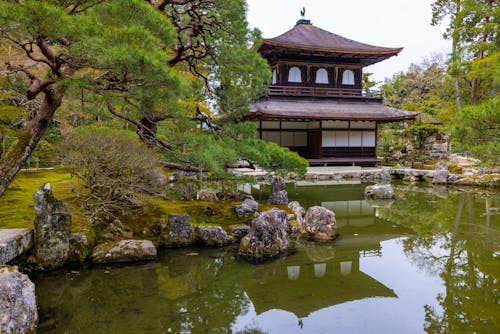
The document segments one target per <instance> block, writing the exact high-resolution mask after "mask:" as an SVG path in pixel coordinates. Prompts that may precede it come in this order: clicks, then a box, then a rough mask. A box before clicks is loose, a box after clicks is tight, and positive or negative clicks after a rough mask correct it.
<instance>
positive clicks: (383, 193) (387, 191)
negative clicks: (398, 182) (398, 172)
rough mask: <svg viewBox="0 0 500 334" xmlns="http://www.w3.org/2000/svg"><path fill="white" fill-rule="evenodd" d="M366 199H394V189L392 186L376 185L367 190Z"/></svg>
mask: <svg viewBox="0 0 500 334" xmlns="http://www.w3.org/2000/svg"><path fill="white" fill-rule="evenodd" d="M365 197H367V198H376V199H391V198H394V189H393V188H392V186H391V185H390V184H375V185H373V186H368V187H366V188H365Z"/></svg>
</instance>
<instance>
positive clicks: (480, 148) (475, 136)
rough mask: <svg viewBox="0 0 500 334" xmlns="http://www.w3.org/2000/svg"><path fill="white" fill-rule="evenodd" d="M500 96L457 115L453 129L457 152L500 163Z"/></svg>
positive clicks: (468, 107) (463, 110)
mask: <svg viewBox="0 0 500 334" xmlns="http://www.w3.org/2000/svg"><path fill="white" fill-rule="evenodd" d="M499 110H500V96H496V97H495V98H493V99H490V100H488V101H486V102H483V103H482V104H479V105H477V106H467V107H464V108H463V109H462V110H460V112H458V113H456V114H455V115H454V118H453V123H452V124H453V126H452V128H451V131H452V138H453V143H454V145H455V146H454V147H455V150H459V151H460V150H464V151H469V152H471V153H472V154H473V155H474V156H477V157H479V158H480V159H481V160H483V161H484V162H486V163H489V164H498V163H500V143H499V141H498V138H499V135H500V113H499Z"/></svg>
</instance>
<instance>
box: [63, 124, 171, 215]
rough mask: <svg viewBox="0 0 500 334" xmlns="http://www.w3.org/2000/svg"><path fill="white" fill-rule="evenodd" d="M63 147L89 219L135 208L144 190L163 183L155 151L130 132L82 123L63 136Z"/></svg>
mask: <svg viewBox="0 0 500 334" xmlns="http://www.w3.org/2000/svg"><path fill="white" fill-rule="evenodd" d="M62 151H63V154H64V164H65V166H67V168H68V169H69V170H70V171H71V173H72V174H73V175H75V176H77V177H78V178H80V179H81V180H82V181H83V188H84V189H81V190H80V191H78V196H79V197H80V198H81V199H82V200H83V205H84V208H85V209H86V211H87V214H88V215H89V216H90V217H91V221H92V222H94V221H96V220H98V221H100V222H103V223H107V222H110V221H111V220H113V219H114V218H116V217H117V214H119V213H121V214H124V213H125V212H127V211H129V210H134V209H137V208H138V207H140V206H142V205H144V204H145V202H146V201H147V200H146V197H145V196H144V194H145V193H149V194H153V193H158V192H161V191H162V190H163V188H164V186H165V177H164V175H163V174H162V172H161V170H160V169H159V167H158V159H157V157H156V155H155V154H154V152H152V151H151V150H150V149H149V148H148V147H147V146H146V145H145V144H144V143H141V142H140V141H139V140H138V139H137V138H136V137H135V136H134V134H133V133H131V132H126V131H118V130H112V129H109V128H104V127H103V128H96V127H88V128H86V127H81V128H78V129H76V130H75V131H74V132H72V133H70V134H69V135H68V136H67V137H66V138H65V139H64V141H63V145H62Z"/></svg>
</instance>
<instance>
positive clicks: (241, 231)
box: [231, 225, 250, 240]
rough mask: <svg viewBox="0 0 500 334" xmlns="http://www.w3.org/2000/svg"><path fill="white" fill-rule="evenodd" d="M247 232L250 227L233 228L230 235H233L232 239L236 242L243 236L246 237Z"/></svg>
mask: <svg viewBox="0 0 500 334" xmlns="http://www.w3.org/2000/svg"><path fill="white" fill-rule="evenodd" d="M248 232H250V226H248V225H241V226H235V227H233V229H232V230H231V234H232V235H233V237H234V239H236V240H240V239H241V238H243V237H244V236H245V235H247V234H248Z"/></svg>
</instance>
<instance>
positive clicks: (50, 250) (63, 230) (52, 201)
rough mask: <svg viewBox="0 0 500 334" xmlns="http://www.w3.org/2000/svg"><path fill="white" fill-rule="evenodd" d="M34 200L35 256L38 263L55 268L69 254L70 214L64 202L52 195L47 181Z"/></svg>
mask: <svg viewBox="0 0 500 334" xmlns="http://www.w3.org/2000/svg"><path fill="white" fill-rule="evenodd" d="M33 199H34V200H35V213H36V215H35V258H36V261H37V262H38V264H40V265H41V266H43V267H45V268H47V269H55V268H59V267H62V266H63V265H64V263H65V262H66V260H67V259H68V256H69V235H70V230H71V215H70V213H69V211H68V208H67V206H66V204H64V203H63V202H62V201H59V200H57V199H56V198H55V197H54V196H53V195H52V189H51V187H50V184H49V183H45V184H44V185H42V186H41V187H40V188H39V189H38V191H37V192H36V193H35V195H34V196H33Z"/></svg>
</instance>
